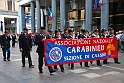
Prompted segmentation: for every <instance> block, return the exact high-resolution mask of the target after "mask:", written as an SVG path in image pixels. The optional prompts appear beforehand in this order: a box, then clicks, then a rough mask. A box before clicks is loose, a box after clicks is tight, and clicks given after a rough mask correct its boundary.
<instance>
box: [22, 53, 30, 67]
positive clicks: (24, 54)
mask: <svg viewBox="0 0 124 83" xmlns="http://www.w3.org/2000/svg"><path fill="white" fill-rule="evenodd" d="M25 57H27V58H28V63H29V66H31V65H32V60H31V55H30V51H23V52H22V64H23V65H25Z"/></svg>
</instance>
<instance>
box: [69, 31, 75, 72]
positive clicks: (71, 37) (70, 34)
mask: <svg viewBox="0 0 124 83" xmlns="http://www.w3.org/2000/svg"><path fill="white" fill-rule="evenodd" d="M68 33H69V36H68V39H76V36H75V35H74V32H73V30H71V29H70V30H69V31H68ZM68 66H70V64H68ZM71 69H73V70H74V63H71Z"/></svg>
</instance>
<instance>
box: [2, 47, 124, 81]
mask: <svg viewBox="0 0 124 83" xmlns="http://www.w3.org/2000/svg"><path fill="white" fill-rule="evenodd" d="M35 50H36V47H33V52H32V54H31V55H32V60H33V64H34V65H35V68H34V69H30V68H29V67H28V62H27V60H26V67H25V68H22V67H21V66H22V65H21V53H20V52H19V49H18V45H16V48H11V61H10V62H8V61H6V62H4V61H3V59H2V52H1V50H0V55H1V56H0V83H124V64H123V63H124V54H123V53H119V60H120V61H121V64H114V63H113V59H109V62H110V64H108V65H103V66H102V67H98V66H96V62H95V61H94V62H93V64H92V65H90V68H85V67H80V65H79V64H76V65H75V70H70V69H69V67H68V66H67V65H65V73H61V72H60V70H58V71H57V72H56V73H55V74H54V75H50V74H49V72H48V69H47V67H45V66H44V68H43V69H44V73H43V74H39V73H38V67H37V65H38V63H37V62H38V61H37V59H38V55H37V54H36V53H35ZM58 68H59V67H58Z"/></svg>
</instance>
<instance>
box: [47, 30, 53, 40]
mask: <svg viewBox="0 0 124 83" xmlns="http://www.w3.org/2000/svg"><path fill="white" fill-rule="evenodd" d="M52 38H54V36H53V31H52V30H49V31H48V35H47V39H52Z"/></svg>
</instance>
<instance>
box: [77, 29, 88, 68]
mask: <svg viewBox="0 0 124 83" xmlns="http://www.w3.org/2000/svg"><path fill="white" fill-rule="evenodd" d="M81 33H82V34H80V35H79V36H78V39H83V38H88V37H87V34H86V33H87V31H86V30H85V29H81ZM80 65H81V66H82V62H80ZM84 66H85V67H89V66H88V62H85V63H84Z"/></svg>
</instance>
